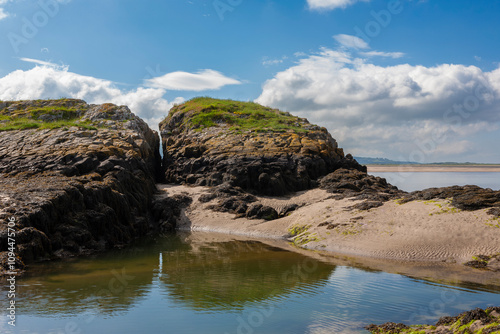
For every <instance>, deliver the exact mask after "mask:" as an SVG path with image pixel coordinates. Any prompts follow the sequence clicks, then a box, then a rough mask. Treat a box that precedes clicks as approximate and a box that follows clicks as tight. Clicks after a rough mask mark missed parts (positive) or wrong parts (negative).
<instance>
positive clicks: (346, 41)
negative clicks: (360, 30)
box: [333, 34, 370, 49]
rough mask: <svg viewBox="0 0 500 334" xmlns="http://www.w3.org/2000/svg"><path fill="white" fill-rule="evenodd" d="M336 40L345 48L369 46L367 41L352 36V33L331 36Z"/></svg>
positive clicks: (367, 47) (364, 47)
mask: <svg viewBox="0 0 500 334" xmlns="http://www.w3.org/2000/svg"><path fill="white" fill-rule="evenodd" d="M333 38H335V40H336V41H337V42H339V43H340V44H341V45H342V46H344V47H347V48H354V49H369V48H370V46H369V45H368V43H366V42H365V41H364V40H362V39H361V38H359V37H356V36H352V35H346V34H339V35H335V36H333Z"/></svg>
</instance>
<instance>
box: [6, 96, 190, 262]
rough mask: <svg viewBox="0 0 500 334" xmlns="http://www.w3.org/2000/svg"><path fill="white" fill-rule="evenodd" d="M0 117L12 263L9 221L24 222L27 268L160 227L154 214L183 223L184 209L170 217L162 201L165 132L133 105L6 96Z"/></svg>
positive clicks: (20, 250)
mask: <svg viewBox="0 0 500 334" xmlns="http://www.w3.org/2000/svg"><path fill="white" fill-rule="evenodd" d="M0 116H1V118H0V128H1V129H2V130H4V131H0V221H1V222H2V224H1V225H0V226H1V228H0V260H1V264H2V267H3V268H5V267H6V264H7V254H8V252H7V250H8V241H9V239H8V229H7V224H6V222H7V221H8V219H15V230H16V231H17V233H16V237H15V243H16V247H17V248H16V255H17V264H18V267H22V265H23V263H30V262H33V261H36V260H41V259H51V258H54V257H67V256H72V255H79V254H87V253H91V252H94V251H99V250H104V249H109V248H112V247H120V246H122V245H126V244H128V243H130V242H131V241H132V240H134V239H136V238H137V237H140V236H144V235H146V234H147V233H148V232H150V231H151V230H152V229H153V228H154V224H155V223H156V222H155V220H154V219H153V216H155V215H156V218H161V217H163V218H161V219H164V220H170V222H167V225H168V224H172V223H175V222H173V220H175V219H174V218H175V217H174V216H175V214H176V212H175V210H174V211H172V210H170V211H168V210H167V211H168V212H166V213H165V207H171V206H172V205H173V203H156V205H155V206H154V205H153V196H154V193H155V190H156V185H155V183H156V181H157V178H158V176H159V171H160V156H159V137H158V134H157V133H156V132H154V131H152V130H151V129H150V128H149V127H148V126H147V124H146V123H145V122H144V121H142V120H141V119H140V118H138V117H137V116H135V115H134V114H133V113H132V112H131V111H130V110H129V109H128V108H127V107H124V106H115V105H112V104H103V105H88V104H86V103H85V102H84V101H81V100H72V99H64V100H52V101H20V102H2V103H0ZM180 202H183V201H180ZM153 207H156V210H157V211H159V212H154V211H153ZM162 213H163V214H162ZM164 214H166V215H167V216H165V215H164ZM168 214H170V217H168ZM177 214H178V212H177ZM18 269H19V268H18Z"/></svg>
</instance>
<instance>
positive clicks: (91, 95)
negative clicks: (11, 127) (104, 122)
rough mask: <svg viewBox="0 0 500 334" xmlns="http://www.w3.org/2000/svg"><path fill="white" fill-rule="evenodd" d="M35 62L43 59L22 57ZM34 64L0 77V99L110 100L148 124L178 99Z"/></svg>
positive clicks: (60, 68)
mask: <svg viewBox="0 0 500 334" xmlns="http://www.w3.org/2000/svg"><path fill="white" fill-rule="evenodd" d="M25 61H30V62H32V63H36V64H43V63H45V62H43V61H38V60H36V59H29V58H25ZM51 65H54V64H51V63H47V65H45V66H36V67H34V68H32V69H30V70H27V71H22V70H17V71H14V72H11V73H9V74H8V75H6V76H5V77H2V78H0V100H28V99H51V98H61V97H70V98H77V99H82V100H85V101H87V102H88V103H96V104H100V103H105V102H111V103H116V104H120V105H121V104H124V105H128V106H129V107H130V109H131V110H132V112H134V113H135V114H136V115H138V116H140V117H141V118H143V119H144V120H145V121H146V122H148V123H149V124H150V125H151V126H152V127H156V125H157V124H158V122H159V121H160V120H161V119H162V118H163V117H165V116H166V115H167V112H168V110H169V109H170V108H171V107H172V105H173V103H180V102H182V101H183V99H182V98H177V99H175V100H174V101H171V102H169V101H167V100H165V99H164V98H163V95H164V94H165V92H166V91H165V90H164V89H161V88H144V87H140V88H137V89H135V90H131V91H124V90H122V89H119V88H118V87H117V86H116V85H115V84H114V83H113V82H112V81H109V80H104V79H98V78H94V77H89V76H83V75H80V74H76V73H72V72H69V71H68V68H67V67H66V68H62V67H57V66H51Z"/></svg>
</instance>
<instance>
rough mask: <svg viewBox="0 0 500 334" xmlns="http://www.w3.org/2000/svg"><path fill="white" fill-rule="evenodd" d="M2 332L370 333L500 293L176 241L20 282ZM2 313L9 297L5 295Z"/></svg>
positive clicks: (57, 267)
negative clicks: (373, 327)
mask: <svg viewBox="0 0 500 334" xmlns="http://www.w3.org/2000/svg"><path fill="white" fill-rule="evenodd" d="M17 286H18V295H17V300H16V305H17V306H18V308H17V319H16V320H17V321H16V327H15V328H14V327H11V326H9V325H7V321H6V320H5V319H6V316H5V315H6V313H5V312H6V311H5V309H4V308H3V307H2V311H1V313H2V314H1V316H2V322H1V324H0V332H1V333H44V334H45V333H80V334H84V333H89V334H98V333H121V334H127V333H130V334H137V333H189V334H193V333H202V334H212V333H214V334H215V333H218V334H226V333H228V334H229V333H238V334H240V333H245V334H250V333H269V334H277V333H291V334H293V333H297V334H298V333H314V334H323V333H365V332H366V331H364V330H363V329H362V328H363V326H365V325H367V324H370V323H382V322H386V321H394V322H405V323H415V322H416V323H421V322H424V323H428V322H435V321H436V320H437V319H438V318H439V317H440V316H442V315H445V314H457V313H459V312H461V311H464V310H469V309H472V308H475V307H483V308H484V307H487V306H492V305H499V304H500V292H499V291H498V290H497V291H495V288H486V287H481V286H475V287H471V286H470V285H463V284H457V285H456V286H451V285H444V284H438V283H432V282H429V281H424V280H419V279H414V278H410V277H406V276H401V275H396V274H388V273H384V272H379V271H372V270H370V269H366V268H354V267H345V266H335V265H333V264H331V263H325V262H321V261H318V260H315V259H313V258H310V257H307V256H304V255H301V254H298V253H295V252H290V251H287V250H284V249H281V248H277V247H273V246H270V245H267V244H264V243H260V242H256V241H235V240H230V241H217V240H216V241H214V240H213V239H209V238H205V237H204V235H203V234H200V233H198V234H185V235H176V236H167V237H164V238H160V239H158V240H155V241H154V242H153V241H148V242H145V243H143V244H142V245H139V246H135V247H132V248H128V249H125V250H121V251H114V252H111V253H108V254H104V255H100V256H98V257H95V258H86V259H77V260H73V261H70V262H57V263H50V264H45V265H37V266H36V267H33V268H32V271H31V272H30V276H26V277H24V278H22V279H18V281H17ZM0 302H1V305H6V293H5V291H1V297H0Z"/></svg>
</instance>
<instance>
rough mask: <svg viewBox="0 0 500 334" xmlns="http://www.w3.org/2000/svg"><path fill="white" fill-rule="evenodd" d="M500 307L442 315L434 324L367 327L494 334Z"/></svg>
mask: <svg viewBox="0 0 500 334" xmlns="http://www.w3.org/2000/svg"><path fill="white" fill-rule="evenodd" d="M499 321H500V307H489V308H487V309H486V310H483V309H480V308H476V309H474V310H471V311H467V312H464V313H462V314H460V315H458V316H456V317H449V316H446V317H442V318H441V319H439V321H438V322H437V323H436V324H435V325H434V326H429V325H414V326H407V325H405V324H394V323H392V322H388V323H385V324H383V325H373V324H372V325H369V326H366V327H365V328H366V329H367V330H368V331H370V333H376V334H396V333H405V334H416V333H419V334H442V333H450V334H464V333H470V334H492V333H496V334H498V333H500V323H499Z"/></svg>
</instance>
